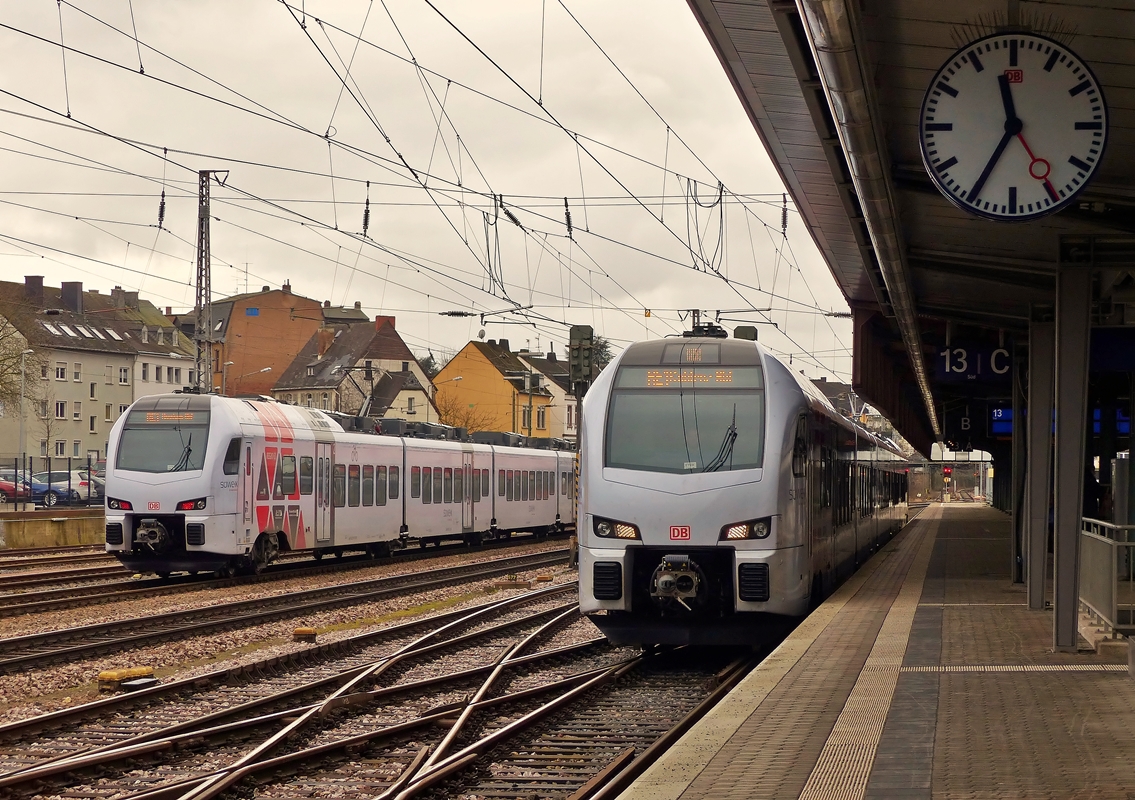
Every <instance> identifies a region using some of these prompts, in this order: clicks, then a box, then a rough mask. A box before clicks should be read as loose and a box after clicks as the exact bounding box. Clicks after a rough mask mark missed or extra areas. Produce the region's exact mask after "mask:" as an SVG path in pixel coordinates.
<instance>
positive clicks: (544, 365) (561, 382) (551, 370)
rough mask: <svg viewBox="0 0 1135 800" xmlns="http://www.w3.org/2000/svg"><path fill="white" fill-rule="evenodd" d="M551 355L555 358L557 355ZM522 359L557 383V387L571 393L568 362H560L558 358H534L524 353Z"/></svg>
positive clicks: (521, 355)
mask: <svg viewBox="0 0 1135 800" xmlns="http://www.w3.org/2000/svg"><path fill="white" fill-rule="evenodd" d="M549 355H552V356H555V353H550V354H549ZM520 358H522V359H524V361H527V362H528V363H529V364H531V365H532V368H533V369H535V370H538V371H539V372H541V373H543V374H544V375H546V376H547V377H548V379H549V380H552V381H555V383H556V385H557V386H559V387H560V388H561V389H563V390H564V391H565V392H570V391H571V381H570V380H568V365H567V362H566V361H560V360H559V359H557V358H546V357H542V356H533V355H530V354H528V353H524V352H521V353H520Z"/></svg>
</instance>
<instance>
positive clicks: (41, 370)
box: [39, 364, 47, 455]
mask: <svg viewBox="0 0 1135 800" xmlns="http://www.w3.org/2000/svg"><path fill="white" fill-rule="evenodd" d="M39 377H41V378H43V379H44V380H47V364H40V365H39ZM45 447H46V445H45ZM44 455H47V453H44Z"/></svg>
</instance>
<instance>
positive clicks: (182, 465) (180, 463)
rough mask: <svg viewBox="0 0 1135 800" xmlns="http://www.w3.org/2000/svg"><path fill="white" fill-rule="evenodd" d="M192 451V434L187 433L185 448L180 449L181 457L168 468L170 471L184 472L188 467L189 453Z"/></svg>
mask: <svg viewBox="0 0 1135 800" xmlns="http://www.w3.org/2000/svg"><path fill="white" fill-rule="evenodd" d="M192 452H193V434H192V433H191V434H189V441H187V442H186V443H185V449H184V450H182V451H181V457H180V458H179V459H177V463H175V464H174V465H173V466H172V467H170V468H169V471H170V472H184V471H185V470H186V469H187V468H188V467H189V455H190V454H191V453H192Z"/></svg>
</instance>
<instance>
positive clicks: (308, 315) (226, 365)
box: [174, 283, 366, 397]
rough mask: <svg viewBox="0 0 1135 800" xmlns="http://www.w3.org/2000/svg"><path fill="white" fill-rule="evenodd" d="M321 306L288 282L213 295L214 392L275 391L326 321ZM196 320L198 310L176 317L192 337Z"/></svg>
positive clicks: (236, 393) (265, 392)
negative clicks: (258, 288)
mask: <svg viewBox="0 0 1135 800" xmlns="http://www.w3.org/2000/svg"><path fill="white" fill-rule="evenodd" d="M327 306H328V308H330V303H328V304H327ZM323 311H324V307H323V306H322V305H321V304H320V303H319V301H318V300H312V299H311V298H309V297H303V296H302V295H298V294H293V293H292V287H291V284H290V283H285V284H284V285H283V286H282V287H281V288H279V289H272V288H271V287H269V286H265V287H263V288H262V289H261V290H260V291H259V292H250V293H248V294H238V295H234V296H232V297H226V298H223V299H221V300H214V301H213V303H212V332H211V336H212V338H213V340H214V341H213V345H212V349H213V364H212V368H213V375H212V389H213V391H216V392H220V393H222V394H225V395H227V396H229V397H235V396H237V395H269V394H271V393H272V387H273V386H274V385H275V384H276V381H277V380H278V379H279V377H280V375H281V374H282V373H283V372H284V370H286V369H287V368H288V366H289V365H290V364H291V363H292V361H293V360H294V359H295V357H296V354H298V353H299V351H300V349H301V348H302V347H303V346H304V345H305V344H306V343H307V341H308V340H309V339H310V338H311V337H312V335H313V334H314V333H315V331H316V330H317V329H318V328H319V326H320V325H321V324H322V323H323ZM359 313H360V314H362V312H361V311H360V312H359ZM362 319H364V320H365V319H366V315H365V314H362ZM196 320H197V316H196V312H195V311H194V312H190V313H189V314H184V315H181V316H178V317H174V321H175V323H176V324H177V326H178V327H179V328H180V329H181V331H182V333H184V334H185V335H186V336H188V337H189V338H190V339H192V337H193V334H194V326H195V325H196Z"/></svg>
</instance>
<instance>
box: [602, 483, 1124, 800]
mask: <svg viewBox="0 0 1135 800" xmlns="http://www.w3.org/2000/svg"><path fill="white" fill-rule="evenodd" d="M1011 558H1012V556H1011V547H1010V524H1009V517H1008V516H1006V515H1005V514H1002V513H1001V512H998V511H995V510H992V509H990V508H988V507H986V506H984V505H971V504H961V503H952V504H951V503H947V504H936V505H932V506H930V507H928V508H927V509H925V510H924V511H923V512H922V514H921V515H920V516H919V517H918V518H917V519H915V520H914V521H913V522H911V523H910V524H909V525H907V526H906V528H904V530H903V531H902V533H900V534H899V535H898V536H896V537H895V539H893V540H892V541H891V542H890V543H889V544H888V545H887V546H886V547H885V548H884V549H883V550H882V551H881V552H880V553H879V554H878V555H877V556H875V557H874V558H873V559H871V561H869V562H868V563H867V564H866V565H865V566H864V567H863V569H861V570H860V571H859V572H858V573H856V574H855V575H854V576H853V577H852V578H851V579H850V580H849V581H848V582H847V583H845V584H844V585H843V586H842V587H840V589H838V590H837V591H836V593H835V594H833V595H832V597H831V598H829V599H828V601H827V602H825V603H824V604H823V605H822V606H821V607H820V608H819V609H817V610H816V612H814V613H813V614H812V615H811V616H810V617H808V619H807V620H805V621H804V622H803V623H802V624H801V625H800V626H799V627H798V628H797V629H796V630H795V631H794V632H793V633H792V635H791V636H789V638H788V639H786V640H785V641H784V642H783V643H782V644H781V645H780V647H778V648H777V649H776V650H775V651H774V652H773V653H772V654H771V655H770V656H769V657H768V658H767V659H765V661H764V662H763V663H762V665H761V666H760V667H759V668H758V669H756V670H755V671H754V672H752V673H751V674H750V675H749V676H748V677H746V678H745V680H744V681H742V683H740V684H739V685H738V686H737V688H736V689H734V691H733V692H732V693H731V694H730V695H729V696H728V697H727V698H726V699H725V700H724V701H723V702H722V703H721V704H719V705H718V706H717V707H716V708H715V709H714V710H713V712H711V713H710V714H709V715H708V716H707V717H706V718H704V719H703V720H702V721H701V722H700V723H699V724H698V725H697V726H695V727H694V728H692V729H691V731H690V732H689V733H688V734H687V735H686V736H685V737H684V738H683V739H682V740H681V742H680V743H679V744H678V745H677V746H676V747H674V748H673V749H671V750H670V751H669V752H668V753H667V754H666V755H665V756H664V757H663V758H662V759H661V760H660V761H659V762H657V763H656V764H655V765H654V766H653V767H652V768H651V769H650V770H648V771H647V772H646V773H644V774H643V776H642V777H640V778H639V780H638V781H636V783H635V784H634V785H633V786H632V787H630V788H629V789H627V790H626V791H625V792H624V793H623V794H622V795H621V796H620V797H621V799H622V800H670V799H676V798H682V800H700V799H701V798H705V799H706V800H720V799H721V798H797V797H804V798H828V797H839V798H859V797H866V798H915V797H918V798H922V797H927V798H928V797H943V798H945V797H949V798H1002V797H1006V798H1007V797H1014V798H1071V797H1083V798H1087V797H1091V798H1122V800H1128V798H1132V797H1135V680H1132V678H1131V677H1129V675H1128V671H1127V663H1126V654H1125V653H1124V652H1123V651H1121V650H1120V651H1115V650H1113V651H1111V653H1110V655H1097V654H1096V653H1095V652H1092V651H1085V652H1079V653H1056V652H1053V651H1052V614H1051V612H1050V611H1046V612H1041V611H1030V610H1029V608H1028V606H1027V605H1026V604H1025V590H1024V588H1023V587H1022V586H1020V585H1017V586H1014V585H1013V584H1012V583H1011V582H1010V571H1009V569H1010V562H1011ZM1084 644H1085V645H1086V642H1085V643H1084Z"/></svg>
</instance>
